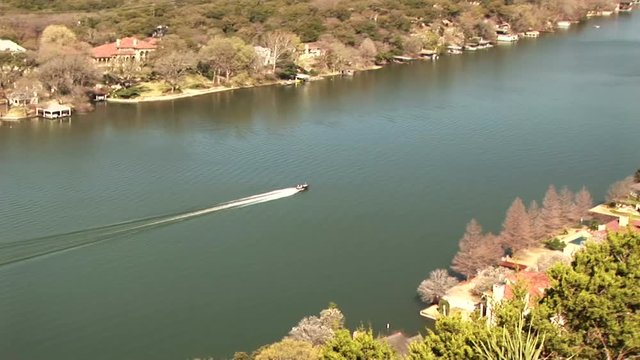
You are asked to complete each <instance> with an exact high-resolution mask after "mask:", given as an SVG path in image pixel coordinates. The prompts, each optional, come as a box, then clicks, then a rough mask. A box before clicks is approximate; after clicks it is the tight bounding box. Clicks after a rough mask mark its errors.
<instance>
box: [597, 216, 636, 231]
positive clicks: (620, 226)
mask: <svg viewBox="0 0 640 360" xmlns="http://www.w3.org/2000/svg"><path fill="white" fill-rule="evenodd" d="M605 228H606V230H607V231H610V232H617V231H620V230H624V229H625V228H628V229H629V230H631V231H634V232H640V220H633V221H629V217H628V216H620V217H619V218H617V219H616V220H613V221H610V222H608V223H607V224H605Z"/></svg>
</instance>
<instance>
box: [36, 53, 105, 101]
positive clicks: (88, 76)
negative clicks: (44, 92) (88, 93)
mask: <svg viewBox="0 0 640 360" xmlns="http://www.w3.org/2000/svg"><path fill="white" fill-rule="evenodd" d="M38 74H39V78H40V81H42V83H43V84H44V85H45V86H47V87H48V88H49V89H50V90H51V91H52V92H56V93H58V94H60V95H67V94H70V93H71V92H73V91H74V90H75V89H76V88H77V87H80V88H87V87H91V86H93V85H95V83H96V82H97V81H98V78H99V73H98V72H97V70H96V69H95V67H94V66H93V64H92V63H91V62H90V60H89V59H88V58H87V57H85V56H82V55H77V54H69V55H62V56H59V57H55V58H51V59H50V60H48V61H47V62H46V63H44V64H43V65H41V66H40V71H39V73H38Z"/></svg>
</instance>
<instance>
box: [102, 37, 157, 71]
mask: <svg viewBox="0 0 640 360" xmlns="http://www.w3.org/2000/svg"><path fill="white" fill-rule="evenodd" d="M156 48H157V46H156V43H155V39H152V40H138V39H137V38H134V37H126V38H122V39H117V40H116V42H113V43H109V44H104V45H100V46H96V47H94V48H93V49H91V57H93V60H94V61H95V62H96V63H98V64H105V65H106V64H108V63H109V62H111V61H112V60H114V59H131V60H135V61H144V60H146V59H147V58H148V57H149V54H150V53H151V52H152V51H155V50H156Z"/></svg>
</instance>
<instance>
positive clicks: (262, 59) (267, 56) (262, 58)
mask: <svg viewBox="0 0 640 360" xmlns="http://www.w3.org/2000/svg"><path fill="white" fill-rule="evenodd" d="M253 51H255V53H256V58H257V60H258V63H259V64H260V65H263V66H269V65H273V63H274V62H275V59H273V57H272V56H271V49H269V48H266V47H262V46H254V47H253Z"/></svg>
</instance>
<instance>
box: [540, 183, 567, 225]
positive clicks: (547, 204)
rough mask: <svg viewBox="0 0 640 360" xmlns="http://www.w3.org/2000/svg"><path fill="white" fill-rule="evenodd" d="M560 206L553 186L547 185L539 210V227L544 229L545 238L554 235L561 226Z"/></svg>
mask: <svg viewBox="0 0 640 360" xmlns="http://www.w3.org/2000/svg"><path fill="white" fill-rule="evenodd" d="M562 219H563V216H562V204H561V202H560V197H559V196H558V193H557V192H556V188H555V186H553V185H549V189H548V190H547V193H546V194H545V195H544V200H542V210H540V220H541V225H542V226H543V228H544V229H545V231H544V234H545V236H547V235H550V234H554V233H556V232H558V231H560V230H561V229H562V226H563V220H562Z"/></svg>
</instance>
